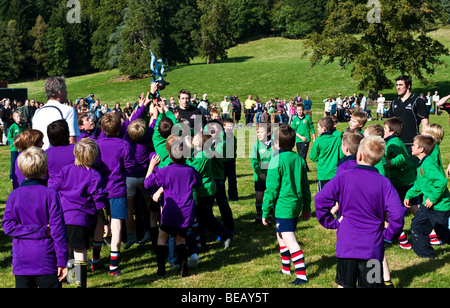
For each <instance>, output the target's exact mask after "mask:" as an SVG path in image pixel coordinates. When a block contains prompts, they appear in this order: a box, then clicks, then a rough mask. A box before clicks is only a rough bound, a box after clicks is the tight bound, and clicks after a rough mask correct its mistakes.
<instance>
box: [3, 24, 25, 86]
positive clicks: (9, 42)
mask: <svg viewBox="0 0 450 308" xmlns="http://www.w3.org/2000/svg"><path fill="white" fill-rule="evenodd" d="M20 33H21V32H20V31H19V29H18V28H17V22H16V21H15V20H14V19H11V20H9V21H8V23H6V24H3V26H1V25H0V46H1V47H0V58H1V59H3V60H2V61H0V62H1V64H0V79H1V80H7V81H9V82H11V81H16V80H18V78H19V76H20V72H21V69H22V67H23V60H24V58H25V57H24V54H23V50H22V48H21V45H22V38H23V37H22V35H21V34H20Z"/></svg>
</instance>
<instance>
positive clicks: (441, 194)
mask: <svg viewBox="0 0 450 308" xmlns="http://www.w3.org/2000/svg"><path fill="white" fill-rule="evenodd" d="M420 194H423V202H425V200H427V199H430V201H431V202H432V203H433V209H434V210H436V211H450V193H449V191H448V188H447V178H446V177H445V175H444V174H443V173H442V171H441V169H440V167H439V166H438V165H437V164H436V163H435V162H434V161H433V159H432V158H431V157H429V156H425V157H424V158H423V159H422V161H420V162H419V167H418V168H417V179H416V181H415V182H414V186H413V187H412V188H411V189H410V190H408V192H407V193H406V196H405V199H408V200H410V199H411V198H414V197H417V196H419V195H420Z"/></svg>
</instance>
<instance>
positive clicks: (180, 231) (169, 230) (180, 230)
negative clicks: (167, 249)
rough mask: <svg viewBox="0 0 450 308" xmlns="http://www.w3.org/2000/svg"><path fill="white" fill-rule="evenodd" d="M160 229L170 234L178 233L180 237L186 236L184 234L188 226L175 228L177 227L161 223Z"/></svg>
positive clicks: (174, 235) (175, 234)
mask: <svg viewBox="0 0 450 308" xmlns="http://www.w3.org/2000/svg"><path fill="white" fill-rule="evenodd" d="M160 229H161V230H162V231H164V232H166V233H167V234H169V235H170V236H173V237H176V236H177V235H180V236H181V237H184V238H186V235H187V233H188V231H189V228H177V227H170V226H166V225H161V226H160Z"/></svg>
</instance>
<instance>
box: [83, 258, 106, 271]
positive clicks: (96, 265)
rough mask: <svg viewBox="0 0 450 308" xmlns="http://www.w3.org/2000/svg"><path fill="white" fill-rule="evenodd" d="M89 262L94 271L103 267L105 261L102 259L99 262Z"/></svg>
mask: <svg viewBox="0 0 450 308" xmlns="http://www.w3.org/2000/svg"><path fill="white" fill-rule="evenodd" d="M87 263H88V266H89V267H90V268H91V271H92V272H95V271H98V270H100V269H102V268H103V262H102V261H101V260H100V261H98V262H92V260H89V261H88V262H87Z"/></svg>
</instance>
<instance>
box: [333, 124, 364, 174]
mask: <svg viewBox="0 0 450 308" xmlns="http://www.w3.org/2000/svg"><path fill="white" fill-rule="evenodd" d="M363 138H364V135H363V134H361V133H360V132H359V131H355V130H347V131H345V132H344V133H343V134H342V145H341V149H342V153H344V156H345V157H344V158H343V159H341V160H340V161H339V162H338V164H337V169H336V175H338V174H340V173H342V172H345V171H348V170H351V169H353V168H355V167H356V165H357V163H356V153H357V152H358V146H359V143H360V142H361V140H362V139H363Z"/></svg>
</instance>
